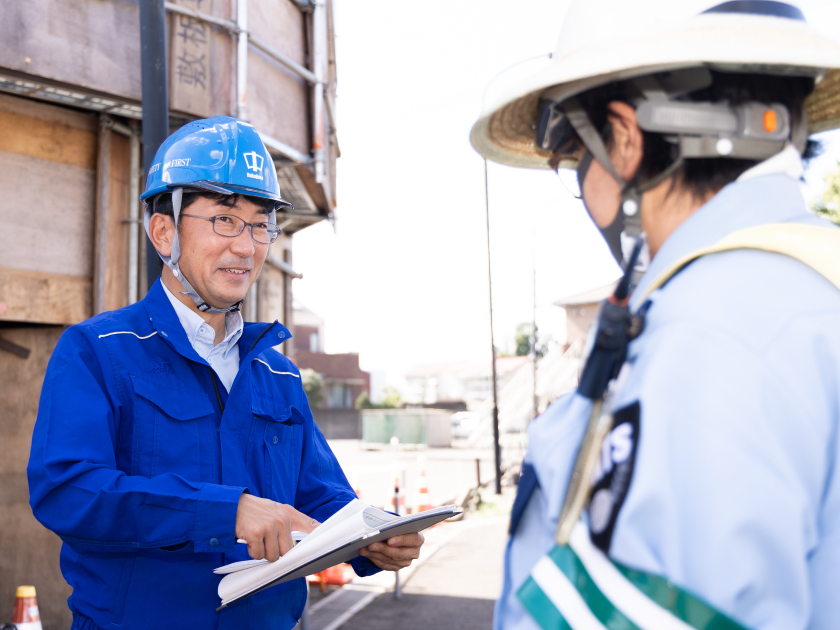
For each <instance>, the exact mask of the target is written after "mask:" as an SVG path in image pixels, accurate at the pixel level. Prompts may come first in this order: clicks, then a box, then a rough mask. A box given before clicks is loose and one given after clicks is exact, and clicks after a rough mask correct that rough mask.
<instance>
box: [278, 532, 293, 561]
mask: <svg viewBox="0 0 840 630" xmlns="http://www.w3.org/2000/svg"><path fill="white" fill-rule="evenodd" d="M277 544H278V545H279V547H280V555H281V556H285V555H286V554H287V553H288V552H289V549H291V548H292V547H294V546H295V543H294V541H293V540H292V532H290V531H286V530H282V531H280V533H279V535H278V536H277Z"/></svg>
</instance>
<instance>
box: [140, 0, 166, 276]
mask: <svg viewBox="0 0 840 630" xmlns="http://www.w3.org/2000/svg"><path fill="white" fill-rule="evenodd" d="M140 68H141V85H142V90H143V96H142V99H143V100H142V103H143V172H144V173H148V172H149V169H150V168H151V166H152V161H153V160H154V158H155V153H156V152H157V150H158V148H159V147H160V145H161V144H163V141H164V140H166V137H167V136H168V135H169V94H168V91H167V85H166V82H167V73H166V8H165V5H164V0H143V2H141V3H140ZM146 275H147V277H148V286H149V287H151V286H152V285H153V284H154V282H155V280H156V279H157V277H158V276H159V275H160V266H159V265H158V255H157V251H156V250H155V248H154V246H153V245H152V242H151V241H149V240H148V239H146Z"/></svg>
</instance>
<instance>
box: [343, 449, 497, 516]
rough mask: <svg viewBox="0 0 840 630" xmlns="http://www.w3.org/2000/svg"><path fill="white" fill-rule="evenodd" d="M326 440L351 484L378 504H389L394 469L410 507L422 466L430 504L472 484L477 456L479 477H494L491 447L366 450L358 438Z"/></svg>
mask: <svg viewBox="0 0 840 630" xmlns="http://www.w3.org/2000/svg"><path fill="white" fill-rule="evenodd" d="M329 444H330V448H332V450H333V452H334V453H335V456H336V458H337V459H338V461H339V463H340V464H341V468H342V469H343V470H344V472H345V474H346V475H347V478H348V479H349V481H350V484H351V485H352V486H353V487H354V488H357V489H359V490H360V491H361V498H362V500H363V501H365V502H366V503H370V504H371V505H376V506H379V507H383V506H386V505H388V504H390V502H391V499H392V497H393V495H394V476H395V474H397V472H399V473H400V475H401V476H402V477H403V479H404V485H403V487H402V492H403V496H404V498H405V499H406V500H407V505H408V506H409V507H413V506H414V504H415V501H416V497H417V494H416V493H417V475H418V473H419V472H420V469H421V467H422V468H425V470H426V480H427V482H428V486H429V494H430V496H431V500H432V504H433V505H439V504H441V503H443V502H445V501H451V500H453V499H454V498H455V497H456V496H457V495H458V494H459V493H460V492H463V491H464V490H466V489H467V488H471V487H474V486H475V484H476V469H475V468H476V467H475V460H476V459H478V460H479V462H480V466H481V478H482V480H483V481H486V480H488V479H491V478H492V477H493V451H492V450H491V449H484V450H478V449H458V448H429V449H425V448H424V449H412V448H404V447H401V448H400V449H398V450H397V451H394V450H392V449H391V448H390V447H384V448H379V449H370V450H368V449H365V448H363V447H362V443H361V441H360V440H330V441H329Z"/></svg>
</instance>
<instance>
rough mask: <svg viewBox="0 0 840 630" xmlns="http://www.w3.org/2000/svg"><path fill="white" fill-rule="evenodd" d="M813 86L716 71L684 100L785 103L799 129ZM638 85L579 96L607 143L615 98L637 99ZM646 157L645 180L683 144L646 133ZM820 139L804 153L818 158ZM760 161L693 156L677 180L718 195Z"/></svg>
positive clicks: (641, 176) (702, 193)
mask: <svg viewBox="0 0 840 630" xmlns="http://www.w3.org/2000/svg"><path fill="white" fill-rule="evenodd" d="M813 89H814V80H813V79H811V78H807V77H781V76H774V75H764V74H736V73H728V72H717V71H712V84H711V85H710V86H709V87H707V88H704V89H702V90H696V91H694V92H691V93H690V94H688V95H687V96H684V97H681V98H680V99H679V100H684V101H704V102H714V103H721V102H725V103H728V104H729V105H731V106H738V105H741V104H743V103H747V102H749V101H758V102H760V103H768V104H769V103H781V104H782V105H784V106H785V107H786V108H787V110H788V111H789V112H790V117H791V128H796V126H797V124H798V123H800V121H801V120H802V118H803V116H804V115H805V99H806V98H807V97H808V95H809V94H810V93H811V92H812V91H813ZM639 94H640V93H639V90H638V88H636V87H635V85H634V84H633V83H632V81H621V82H615V83H610V84H608V85H605V86H602V87H598V88H595V89H593V90H590V91H589V92H586V93H584V94H582V95H580V96H579V97H578V100H579V101H580V103H581V105H582V106H583V108H584V109H585V110H586V111H587V113H588V114H589V116H590V118H591V120H592V123H593V125H594V126H595V128H596V129H600V130H602V136H603V138H604V142H605V143H606V145H607V147H608V148H611V144H612V141H613V135H612V129H611V126H610V123H609V121H608V120H607V106H608V105H609V104H610V102H612V101H622V102H624V103H628V104H630V103H632V102H633V101H634V100H635V99H636V98H637V97H638V96H639ZM643 134H644V156H643V158H642V163H641V165H640V166H639V171H638V173H637V175H636V178H637V180H638V182H639V183H644V182H646V181H648V180H650V179H652V178H653V177H656V175H658V174H659V173H661V172H662V171H664V170H665V169H666V168H667V167H668V166H669V165H670V164H671V163H672V162H673V161H674V160H675V159H676V158H677V155H678V150H679V147H678V146H677V145H676V144H675V143H673V142H668V141H667V140H666V139H665V135H664V134H660V133H650V132H643ZM818 150H819V144H818V143H816V142H814V141H811V140H809V141H808V144H807V146H806V149H805V152H804V154H803V157H804V158H806V159H807V158H810V157H814V156H815V155H816V154H817V153H818ZM758 162H759V161H758V160H743V159H735V158H691V159H687V160H685V161H684V162H683V164H682V165H681V166H680V168H679V169H678V170H677V172H676V173H675V177H674V179H673V183H674V185H677V186H680V187H682V188H684V189H686V190H687V191H689V192H690V193H691V194H693V195H694V196H695V197H697V198H701V199H702V198H705V197H706V196H707V195H708V194H709V193H712V194H715V193H717V192H718V191H719V190H720V189H721V188H723V187H724V186H726V185H727V184H729V183H731V182H733V181H735V180H736V179H738V177H739V176H740V175H741V174H742V173H743V172H744V171H746V170H747V169H749V168H751V167H753V166H755V165H756V164H758Z"/></svg>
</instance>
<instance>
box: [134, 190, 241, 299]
mask: <svg viewBox="0 0 840 630" xmlns="http://www.w3.org/2000/svg"><path fill="white" fill-rule="evenodd" d="M183 194H184V189H183V188H176V189H175V190H173V191H172V215H173V220H174V221H175V237H174V238H173V240H172V252H171V254H170V255H169V256H164V255H163V254H161V253H160V252H158V256H160V259H161V260H162V261H163V264H164V265H166V266H167V267H169V269H170V270H171V271H172V274H173V275H174V276H175V279H176V280H178V282H180V283H181V286H182V287H184V290H183V291H179V293H180V294H181V295H186V296H189V297H190V299H192V301H193V302H195V305H196V307H197V308H198V310H200V311H201V312H203V313H233V312H236V311H238V310H239V309H240V307H241V306H242V302H243V300H239V301H238V302H237V303H236V304H234V305H233V306H229V307H227V308H216V307H215V306H210V305H209V304H207V302H205V301H204V300H203V299H202V298H201V296H200V295H199V294H198V293H197V292H196V290H195V289H193V287H192V285H191V284H190V282H189V280H187V278H186V277H185V276H184V274H183V273H182V272H181V268H180V267H179V266H178V261H179V260H180V258H181V246H180V244H179V242H178V218H179V217H180V215H181V199H182V197H183ZM151 216H152V213H151V212H149V211H148V210H147V211H146V212H145V217H144V224H145V227H146V234H148V233H149V221H150V219H151Z"/></svg>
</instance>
